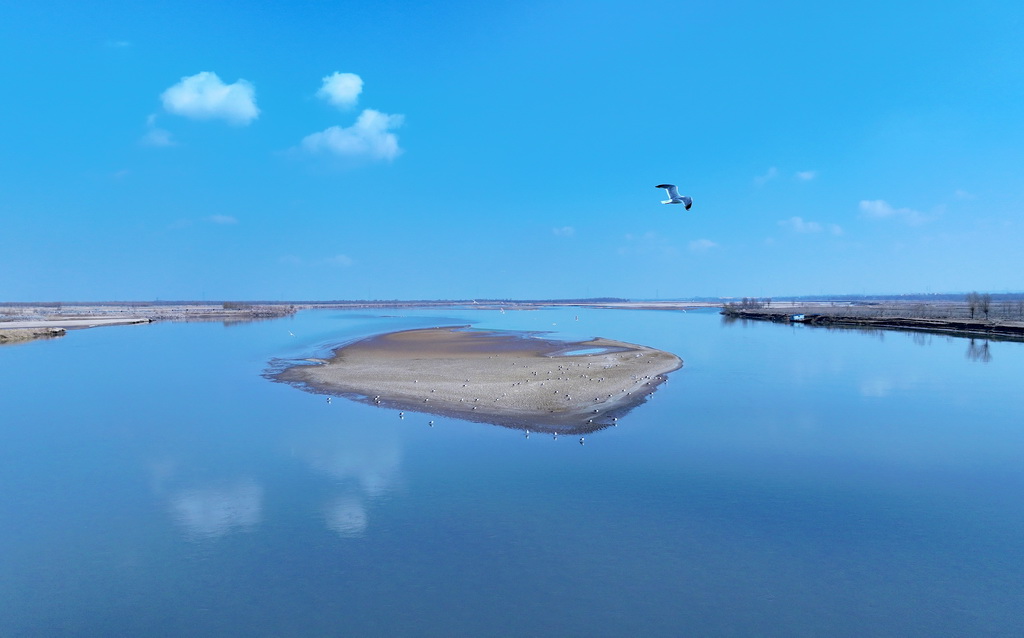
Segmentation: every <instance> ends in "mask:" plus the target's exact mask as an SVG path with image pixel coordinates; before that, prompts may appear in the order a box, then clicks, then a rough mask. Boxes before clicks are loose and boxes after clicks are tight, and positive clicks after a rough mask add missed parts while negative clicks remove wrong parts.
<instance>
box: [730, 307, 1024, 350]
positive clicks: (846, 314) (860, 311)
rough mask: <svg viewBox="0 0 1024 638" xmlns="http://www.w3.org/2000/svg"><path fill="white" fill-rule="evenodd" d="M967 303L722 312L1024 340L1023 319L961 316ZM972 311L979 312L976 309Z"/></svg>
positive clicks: (761, 318)
mask: <svg viewBox="0 0 1024 638" xmlns="http://www.w3.org/2000/svg"><path fill="white" fill-rule="evenodd" d="M968 312H969V310H967V308H966V304H953V305H950V304H944V305H942V306H936V305H932V306H926V305H923V304H909V303H907V304H894V305H889V306H884V305H876V306H865V305H839V306H836V305H832V304H801V305H792V306H786V307H782V308H770V307H747V308H744V307H737V306H728V305H727V306H726V307H725V308H724V309H723V310H722V315H723V316H725V317H726V319H728V320H745V319H749V320H755V321H770V322H774V323H796V324H805V325H809V326H820V327H833V328H846V329H861V330H865V329H866V330H904V331H915V332H927V333H932V334H944V335H949V336H955V337H965V338H984V339H1001V340H1012V341H1024V320H1017V321H1015V320H1013V319H1012V318H1008V317H1006V316H1003V317H1001V318H998V319H995V318H992V319H983V318H979V317H970V316H961V315H966V314H968ZM975 314H980V313H977V312H975Z"/></svg>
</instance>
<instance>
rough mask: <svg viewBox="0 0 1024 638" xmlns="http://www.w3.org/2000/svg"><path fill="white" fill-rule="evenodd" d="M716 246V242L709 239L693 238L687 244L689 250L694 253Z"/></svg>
mask: <svg viewBox="0 0 1024 638" xmlns="http://www.w3.org/2000/svg"><path fill="white" fill-rule="evenodd" d="M717 247H718V244H716V243H715V242H713V241H711V240H710V239H695V240H693V241H691V242H690V244H689V248H690V251H691V252H695V253H703V252H707V251H709V250H711V249H712V248H717Z"/></svg>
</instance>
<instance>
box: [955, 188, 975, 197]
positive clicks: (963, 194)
mask: <svg viewBox="0 0 1024 638" xmlns="http://www.w3.org/2000/svg"><path fill="white" fill-rule="evenodd" d="M953 196H954V197H956V198H957V199H974V198H975V197H976V196H975V194H974V193H969V192H967V191H965V190H964V189H962V188H958V189H956V190H955V191H953Z"/></svg>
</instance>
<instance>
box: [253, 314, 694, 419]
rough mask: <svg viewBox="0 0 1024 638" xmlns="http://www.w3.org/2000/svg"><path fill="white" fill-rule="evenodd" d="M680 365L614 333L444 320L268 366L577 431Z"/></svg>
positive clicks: (444, 408)
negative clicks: (569, 333) (483, 326)
mask: <svg viewBox="0 0 1024 638" xmlns="http://www.w3.org/2000/svg"><path fill="white" fill-rule="evenodd" d="M310 363H312V365H311V364H310ZM682 365H683V362H682V360H681V359H680V358H679V357H677V356H676V355H674V354H671V353H668V352H664V351H661V350H656V349H654V348H649V347H646V346H640V345H636V344H631V343H625V342H621V341H613V340H610V339H602V338H595V339H591V340H588V341H582V342H561V341H552V340H548V339H540V338H537V337H536V336H534V335H532V334H530V333H513V332H494V331H480V330H471V329H465V328H464V327H451V326H449V327H439V328H427V329H418V330H405V331H400V332H393V333H387V334H383V335H377V336H375V337H370V338H368V339H363V340H361V341H357V342H355V343H352V344H349V345H346V346H343V347H341V348H338V349H337V350H335V351H334V355H333V357H331V358H330V359H326V360H314V361H312V362H310V361H309V360H306V361H298V362H293V363H292V364H291V365H290V366H288V367H285V368H284V369H279V370H277V371H274V372H271V373H268V375H267V376H268V377H269V378H271V379H273V380H275V381H280V382H283V383H288V384H291V385H295V386H297V387H300V388H302V389H304V390H307V391H309V392H313V393H317V394H327V395H335V396H344V397H347V398H351V399H355V400H359V401H362V402H365V403H369V404H371V405H379V406H383V407H388V408H392V409H401V410H409V411H415V412H424V413H429V414H436V415H447V416H454V417H458V418H462V419H467V420H471V421H481V422H486V423H494V424H497V425H504V426H507V427H514V428H519V429H532V430H535V431H546V432H557V433H565V434H578V433H584V432H592V431H595V430H599V429H602V428H605V427H608V426H611V425H615V424H616V423H617V421H618V418H619V417H620V416H622V415H624V414H625V413H626V412H628V411H629V410H631V409H632V408H634V407H636V406H637V405H639V404H641V403H643V402H644V400H645V399H646V397H647V396H648V395H649V394H651V393H652V392H654V391H655V389H656V388H657V387H658V386H659V385H660V384H661V383H664V381H665V380H666V376H665V375H667V374H668V373H670V372H672V371H674V370H677V369H679V368H680V367H682Z"/></svg>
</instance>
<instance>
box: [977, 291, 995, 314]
mask: <svg viewBox="0 0 1024 638" xmlns="http://www.w3.org/2000/svg"><path fill="white" fill-rule="evenodd" d="M991 307H992V295H990V294H988V293H987V292H986V293H985V294H983V295H979V296H978V309H979V310H981V312H982V313H984V315H985V320H986V321H988V313H989V310H990V309H991Z"/></svg>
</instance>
